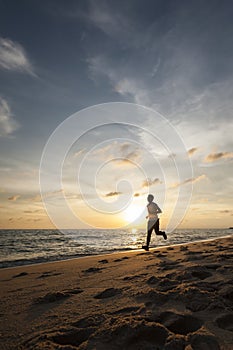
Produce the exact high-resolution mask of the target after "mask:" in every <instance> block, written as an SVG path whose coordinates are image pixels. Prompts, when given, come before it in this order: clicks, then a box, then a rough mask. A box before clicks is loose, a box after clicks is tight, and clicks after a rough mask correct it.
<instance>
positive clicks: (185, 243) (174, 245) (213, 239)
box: [0, 235, 232, 272]
mask: <svg viewBox="0 0 233 350" xmlns="http://www.w3.org/2000/svg"><path fill="white" fill-rule="evenodd" d="M230 237H232V235H225V236H221V237H214V238H207V239H201V240H196V241H191V242H184V243H175V244H169V245H161V246H156V247H155V246H153V245H152V246H151V248H150V251H153V250H158V249H162V248H168V247H176V246H182V245H189V244H192V243H199V242H208V241H215V240H218V239H221V238H230ZM141 250H143V249H142V248H138V249H125V250H122V251H115V252H110V253H101V254H89V255H80V256H77V257H72V258H67V259H61V260H51V261H42V262H38V263H37V262H35V263H29V264H22V265H16V266H8V267H0V272H1V271H2V270H5V269H15V268H20V267H27V266H34V265H42V264H51V263H56V262H57V263H59V262H63V261H72V260H79V259H85V258H91V257H99V256H100V257H101V256H109V255H113V254H126V253H134V252H138V251H141Z"/></svg>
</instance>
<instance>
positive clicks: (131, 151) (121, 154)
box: [92, 141, 142, 166]
mask: <svg viewBox="0 0 233 350" xmlns="http://www.w3.org/2000/svg"><path fill="white" fill-rule="evenodd" d="M92 154H93V155H94V156H95V157H96V156H99V157H101V158H102V159H103V160H105V161H112V162H113V163H114V165H116V166H124V165H126V166H128V165H129V166H132V165H134V163H140V162H141V158H142V151H141V149H140V148H138V147H135V146H134V145H132V144H131V143H129V142H124V143H119V142H117V141H114V142H112V143H110V144H107V145H105V146H103V147H102V148H98V149H96V150H95V151H94V152H93V153H92Z"/></svg>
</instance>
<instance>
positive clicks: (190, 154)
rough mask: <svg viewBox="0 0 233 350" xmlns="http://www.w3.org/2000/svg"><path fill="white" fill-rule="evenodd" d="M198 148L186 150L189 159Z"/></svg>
mask: <svg viewBox="0 0 233 350" xmlns="http://www.w3.org/2000/svg"><path fill="white" fill-rule="evenodd" d="M198 149H199V148H198V147H193V148H190V149H189V150H188V155H189V156H190V157H191V156H192V155H193V154H194V153H196V152H197V151H198Z"/></svg>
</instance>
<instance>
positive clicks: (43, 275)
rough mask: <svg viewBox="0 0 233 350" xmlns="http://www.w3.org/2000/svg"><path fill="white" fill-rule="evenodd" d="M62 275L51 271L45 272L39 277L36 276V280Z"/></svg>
mask: <svg viewBox="0 0 233 350" xmlns="http://www.w3.org/2000/svg"><path fill="white" fill-rule="evenodd" d="M59 275H62V273H61V272H52V271H45V272H43V273H42V274H41V275H40V276H38V277H37V278H38V279H40V278H48V277H52V276H59Z"/></svg>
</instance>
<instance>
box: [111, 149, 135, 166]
mask: <svg viewBox="0 0 233 350" xmlns="http://www.w3.org/2000/svg"><path fill="white" fill-rule="evenodd" d="M113 161H114V164H116V165H117V166H124V165H126V166H128V165H129V166H132V165H134V164H135V163H140V161H141V151H140V150H139V149H137V150H135V151H132V152H129V153H128V154H126V155H125V156H124V157H122V158H121V159H115V160H114V159H113Z"/></svg>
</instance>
